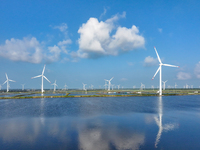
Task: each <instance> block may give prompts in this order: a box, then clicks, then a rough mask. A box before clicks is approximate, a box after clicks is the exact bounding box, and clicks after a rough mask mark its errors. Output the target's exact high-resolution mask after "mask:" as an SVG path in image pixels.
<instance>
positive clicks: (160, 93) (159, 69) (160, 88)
mask: <svg viewBox="0 0 200 150" xmlns="http://www.w3.org/2000/svg"><path fill="white" fill-rule="evenodd" d="M154 49H155V51H156V55H157V57H158V61H159V62H160V64H159V68H158V70H157V71H156V73H155V74H154V76H153V78H152V80H153V79H154V78H155V76H156V74H157V73H158V71H160V87H159V95H160V96H162V66H168V67H179V66H175V65H169V64H163V63H162V61H161V59H160V57H159V55H158V52H157V50H156V48H155V47H154Z"/></svg>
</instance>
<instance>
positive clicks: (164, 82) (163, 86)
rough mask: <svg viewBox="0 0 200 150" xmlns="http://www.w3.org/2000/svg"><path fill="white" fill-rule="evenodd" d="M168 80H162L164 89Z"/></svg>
mask: <svg viewBox="0 0 200 150" xmlns="http://www.w3.org/2000/svg"><path fill="white" fill-rule="evenodd" d="M167 81H168V80H166V81H162V82H163V90H165V83H166V82H167Z"/></svg>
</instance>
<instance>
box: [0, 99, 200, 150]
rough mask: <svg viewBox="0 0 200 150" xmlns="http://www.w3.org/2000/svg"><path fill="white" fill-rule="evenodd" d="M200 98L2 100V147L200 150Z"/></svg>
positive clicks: (0, 112) (0, 106)
mask: <svg viewBox="0 0 200 150" xmlns="http://www.w3.org/2000/svg"><path fill="white" fill-rule="evenodd" d="M199 139H200V96H164V97H94V98H92V97H91V98H50V99H47V98H43V99H16V100H15V99H12V100H0V145H1V147H0V149H84V150H85V149H88V150H102V149H105V150H107V149H113V150H114V149H119V150H122V149H133V150H135V149H176V150H177V149H190V150H191V149H195V150H196V149H200V142H199Z"/></svg>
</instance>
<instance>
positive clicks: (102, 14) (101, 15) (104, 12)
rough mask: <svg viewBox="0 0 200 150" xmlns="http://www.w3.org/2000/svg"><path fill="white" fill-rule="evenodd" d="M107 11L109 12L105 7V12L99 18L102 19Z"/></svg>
mask: <svg viewBox="0 0 200 150" xmlns="http://www.w3.org/2000/svg"><path fill="white" fill-rule="evenodd" d="M106 12H107V9H106V8H104V11H103V13H102V14H101V15H100V17H99V19H101V18H102V17H103V16H104V15H105V14H106Z"/></svg>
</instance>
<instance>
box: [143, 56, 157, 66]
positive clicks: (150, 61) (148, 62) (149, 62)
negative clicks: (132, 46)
mask: <svg viewBox="0 0 200 150" xmlns="http://www.w3.org/2000/svg"><path fill="white" fill-rule="evenodd" d="M157 63H158V60H157V59H156V58H153V57H151V56H147V57H146V58H145V59H144V66H154V65H156V64H157Z"/></svg>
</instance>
